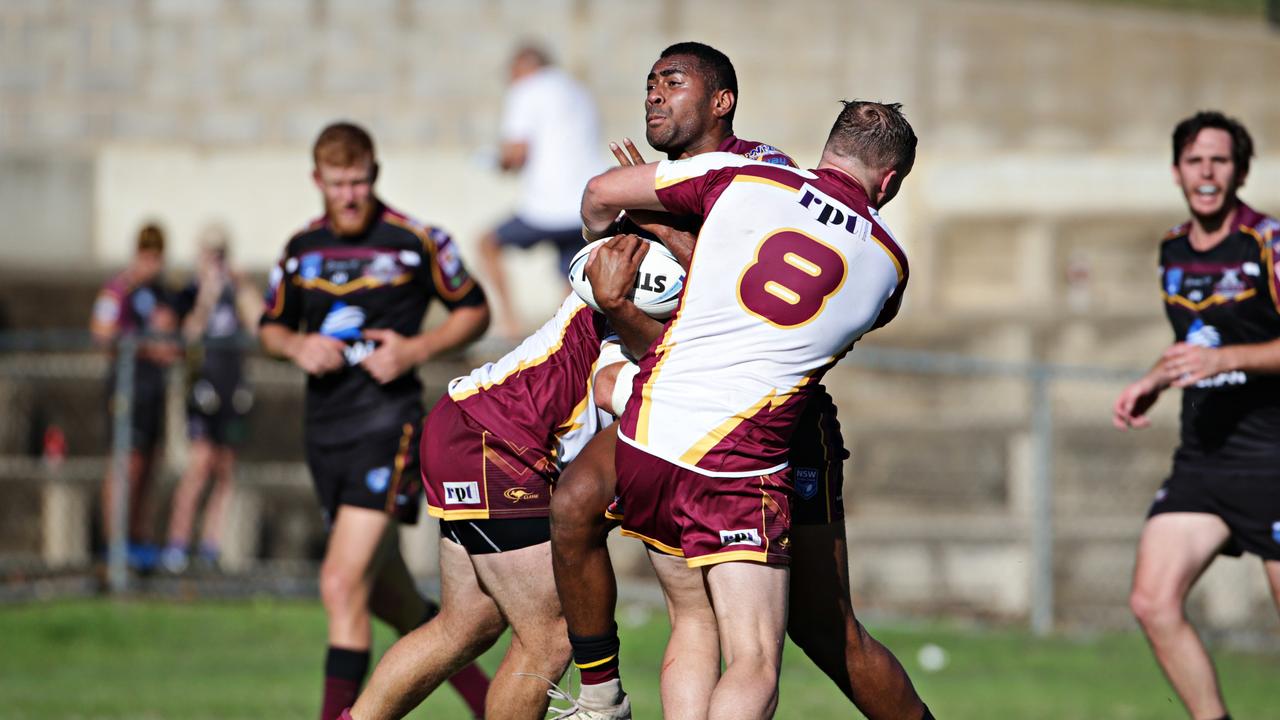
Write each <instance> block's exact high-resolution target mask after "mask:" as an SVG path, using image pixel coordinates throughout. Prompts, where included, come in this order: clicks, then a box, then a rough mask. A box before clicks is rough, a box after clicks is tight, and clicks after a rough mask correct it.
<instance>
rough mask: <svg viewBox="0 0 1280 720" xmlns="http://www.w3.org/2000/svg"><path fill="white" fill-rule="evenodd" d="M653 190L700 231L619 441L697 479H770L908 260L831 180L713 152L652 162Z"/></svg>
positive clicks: (859, 195) (887, 302) (894, 302)
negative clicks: (812, 397)
mask: <svg viewBox="0 0 1280 720" xmlns="http://www.w3.org/2000/svg"><path fill="white" fill-rule="evenodd" d="M656 189H657V193H658V198H659V200H661V202H662V204H663V206H664V207H665V208H666V209H667V210H668V211H670V212H672V213H675V214H677V215H694V216H700V217H702V218H703V225H702V231H701V233H700V234H699V235H698V244H697V247H696V248H695V250H694V255H693V261H692V264H691V266H690V268H689V272H688V275H687V276H686V278H685V290H684V296H683V298H682V299H681V302H680V306H679V308H678V309H677V310H676V314H675V316H674V317H673V318H672V320H671V321H670V322H669V324H668V325H667V328H666V331H665V332H664V334H663V336H662V338H661V339H660V340H659V341H658V342H657V343H656V344H655V345H654V346H653V347H652V348H650V350H649V353H648V354H647V355H646V356H645V357H644V358H642V359H641V362H640V373H639V374H638V375H637V376H636V379H635V381H634V386H633V387H634V389H633V395H632V397H639V398H641V402H632V403H628V405H627V410H626V412H625V413H623V416H622V418H621V422H620V425H619V433H618V435H619V437H620V438H621V439H622V440H623V441H624V442H628V443H630V444H632V445H634V446H636V447H638V448H640V449H641V450H644V451H645V452H648V453H650V454H652V455H656V456H658V457H661V458H662V459H664V460H667V461H668V462H672V463H675V464H677V465H680V466H683V467H686V468H688V469H690V470H694V471H696V472H699V473H702V474H705V475H716V476H745V475H759V474H767V473H771V472H776V471H777V470H780V469H782V468H784V467H786V464H787V463H786V456H787V448H788V444H789V441H790V437H791V433H792V431H793V429H794V425H795V422H796V420H797V419H798V417H799V415H800V412H801V411H802V410H803V408H804V401H805V400H806V399H807V397H808V394H809V393H811V392H813V391H814V390H815V389H816V386H817V384H818V381H819V379H820V378H821V377H822V374H823V373H824V372H826V370H827V369H828V368H830V367H831V366H832V365H833V364H835V362H836V361H837V360H838V359H839V358H840V357H842V356H843V355H844V354H845V353H846V352H848V350H849V349H850V347H852V345H853V343H854V342H855V341H856V340H857V339H858V338H859V337H861V336H862V335H863V333H866V332H867V331H868V330H871V329H873V328H876V327H879V326H881V325H884V324H885V323H887V322H888V321H889V320H890V319H891V318H892V317H893V316H894V315H895V314H896V313H897V310H898V307H899V305H900V303H901V298H902V291H903V289H904V288H905V286H906V282H907V261H906V256H905V255H904V254H903V252H902V250H901V248H899V247H898V244H897V243H896V242H895V241H894V239H893V236H892V235H891V234H890V233H889V231H888V230H887V229H886V228H885V227H884V226H883V224H882V223H881V222H880V218H879V216H878V215H877V214H876V211H875V209H874V208H872V207H870V206H869V205H868V204H867V195H866V192H865V191H864V190H863V189H862V188H861V187H860V186H859V185H858V184H857V183H856V182H855V181H854V180H853V179H852V178H850V177H849V176H848V175H845V174H844V173H841V172H839V171H837V170H832V169H822V170H796V169H791V168H786V167H780V166H778V165H771V164H766V163H759V162H753V161H751V160H748V159H746V158H744V157H742V156H739V155H733V154H728V153H707V154H704V155H698V156H695V157H692V158H688V159H685V160H675V161H663V162H661V163H659V164H658V168H657V179H656Z"/></svg>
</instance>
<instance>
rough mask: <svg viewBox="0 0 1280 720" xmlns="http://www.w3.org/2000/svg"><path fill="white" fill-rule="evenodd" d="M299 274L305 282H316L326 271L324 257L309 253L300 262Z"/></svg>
mask: <svg viewBox="0 0 1280 720" xmlns="http://www.w3.org/2000/svg"><path fill="white" fill-rule="evenodd" d="M299 267H300V269H299V270H298V274H299V275H301V276H302V279H303V280H315V279H316V278H318V277H320V272H321V271H322V270H323V269H324V256H323V255H321V254H320V253H307V254H306V255H303V256H302V260H301V261H300V262H299Z"/></svg>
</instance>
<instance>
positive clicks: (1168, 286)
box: [1164, 267, 1182, 295]
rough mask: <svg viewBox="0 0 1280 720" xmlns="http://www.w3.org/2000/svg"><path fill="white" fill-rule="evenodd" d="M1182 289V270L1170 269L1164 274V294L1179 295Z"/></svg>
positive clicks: (1178, 268)
mask: <svg viewBox="0 0 1280 720" xmlns="http://www.w3.org/2000/svg"><path fill="white" fill-rule="evenodd" d="M1181 289H1182V268H1180V267H1174V268H1169V269H1168V270H1166V271H1165V272H1164V292H1165V294H1166V295H1177V294H1178V291H1179V290H1181Z"/></svg>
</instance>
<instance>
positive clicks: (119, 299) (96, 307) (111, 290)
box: [89, 284, 124, 335]
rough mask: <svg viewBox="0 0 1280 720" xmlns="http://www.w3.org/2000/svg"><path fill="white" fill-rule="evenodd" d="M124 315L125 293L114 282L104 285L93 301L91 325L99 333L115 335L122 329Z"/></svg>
mask: <svg viewBox="0 0 1280 720" xmlns="http://www.w3.org/2000/svg"><path fill="white" fill-rule="evenodd" d="M123 315H124V295H122V294H121V292H120V289H119V288H118V287H116V286H115V285H114V284H107V285H104V286H103V288H102V289H101V290H99V291H98V296H97V297H96V298H95V299H94V301H93V315H92V317H90V318H89V327H90V329H91V330H92V331H93V332H94V333H95V334H98V335H115V334H116V333H118V332H119V331H120V321H121V318H122V317H123Z"/></svg>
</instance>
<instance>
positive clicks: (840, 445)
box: [787, 391, 849, 525]
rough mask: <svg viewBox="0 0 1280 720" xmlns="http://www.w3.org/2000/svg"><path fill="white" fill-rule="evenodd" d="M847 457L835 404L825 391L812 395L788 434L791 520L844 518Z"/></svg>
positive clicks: (808, 521) (820, 522)
mask: <svg viewBox="0 0 1280 720" xmlns="http://www.w3.org/2000/svg"><path fill="white" fill-rule="evenodd" d="M848 457H849V451H848V450H845V447H844V438H843V437H841V435H840V421H839V420H837V419H836V406H835V403H833V402H832V401H831V396H830V395H828V394H827V393H826V392H825V391H823V392H820V393H818V394H817V395H815V396H814V398H813V399H812V400H810V401H809V404H808V405H807V406H805V410H804V414H803V415H801V416H800V420H799V422H798V423H797V424H796V431H795V434H794V435H792V436H791V452H790V454H788V455H787V460H788V462H790V463H791V482H792V484H793V485H794V486H795V489H796V490H795V496H794V497H793V498H792V502H791V521H792V522H793V523H795V524H796V525H828V524H830V523H834V522H840V521H842V520H844V461H845V459H846V458H848Z"/></svg>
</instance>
